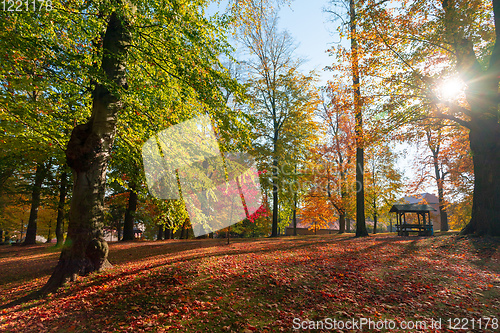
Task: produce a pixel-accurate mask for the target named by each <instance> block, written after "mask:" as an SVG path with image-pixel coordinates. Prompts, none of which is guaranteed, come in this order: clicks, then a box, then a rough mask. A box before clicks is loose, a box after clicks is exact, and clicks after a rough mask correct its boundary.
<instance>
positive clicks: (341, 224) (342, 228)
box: [339, 212, 345, 234]
mask: <svg viewBox="0 0 500 333" xmlns="http://www.w3.org/2000/svg"><path fill="white" fill-rule="evenodd" d="M344 232H345V213H344V212H342V213H340V216H339V234H343V233H344Z"/></svg>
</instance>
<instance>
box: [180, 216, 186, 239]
mask: <svg viewBox="0 0 500 333" xmlns="http://www.w3.org/2000/svg"><path fill="white" fill-rule="evenodd" d="M186 222H187V219H185V220H184V223H182V227H181V237H180V239H184V231H185V230H186ZM186 238H187V237H186Z"/></svg>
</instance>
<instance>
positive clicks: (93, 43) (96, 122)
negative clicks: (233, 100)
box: [1, 0, 238, 295]
mask: <svg viewBox="0 0 500 333" xmlns="http://www.w3.org/2000/svg"><path fill="white" fill-rule="evenodd" d="M206 4H207V2H205V1H201V2H196V3H192V2H189V1H182V0H179V1H173V2H168V3H163V2H162V3H157V2H147V3H137V4H132V3H129V2H123V1H119V0H117V1H106V2H98V3H95V2H79V1H77V2H72V3H71V4H64V6H65V7H64V10H57V9H58V8H54V10H53V11H51V12H48V13H40V15H38V12H37V13H36V14H34V15H33V16H30V15H19V16H17V15H11V16H10V17H9V18H8V19H7V20H4V21H3V22H2V24H3V27H4V28H5V29H2V30H3V31H2V33H3V34H4V33H7V32H10V33H9V35H7V36H6V38H5V39H4V38H3V37H2V45H4V44H5V46H6V49H10V50H12V52H11V53H12V54H9V53H7V56H4V54H3V53H2V55H1V56H2V61H3V62H5V63H9V64H12V65H13V66H10V68H14V70H12V71H11V72H9V73H7V74H6V75H7V83H6V84H7V85H9V84H10V85H12V86H13V85H14V84H15V85H16V86H15V87H20V89H19V90H22V89H23V88H22V87H21V85H24V86H27V85H31V86H33V87H34V86H35V85H36V82H38V81H39V82H49V83H50V84H47V85H46V86H44V88H45V90H46V91H50V94H49V95H50V96H54V99H49V98H45V99H43V100H42V101H48V102H50V103H52V104H50V105H62V104H59V103H60V102H61V100H62V101H64V97H65V94H66V93H67V92H77V93H75V94H74V95H72V96H71V98H67V99H66V101H67V102H68V104H69V105H66V106H61V107H57V110H62V109H66V110H65V111H66V112H65V113H64V114H66V115H71V117H72V119H71V121H65V122H64V123H65V124H66V125H65V128H68V127H71V126H75V124H78V123H80V124H79V125H76V126H75V127H74V128H73V130H72V133H71V137H70V138H69V137H68V138H66V139H61V138H64V134H65V131H59V132H58V133H60V135H58V136H54V135H53V133H52V132H50V131H49V130H47V129H48V128H49V126H42V127H41V128H40V129H37V126H35V124H36V119H38V123H40V121H39V120H40V118H41V117H42V116H44V113H43V114H42V113H34V112H33V111H32V110H34V109H35V108H30V107H24V106H27V105H28V103H24V102H23V103H24V104H23V103H20V102H19V101H16V100H15V98H17V96H18V95H17V94H16V92H15V91H14V90H15V89H11V88H8V89H4V90H2V92H5V94H6V95H8V96H9V98H11V99H10V101H11V102H10V103H9V104H3V105H2V112H4V111H5V112H6V113H7V114H8V115H9V116H10V117H14V118H15V119H18V120H19V121H24V122H25V123H26V126H30V128H32V129H33V130H37V131H38V132H42V134H43V137H52V139H53V142H56V144H57V145H58V146H61V147H63V148H64V147H65V146H66V147H65V153H66V159H67V163H68V165H69V166H70V167H71V169H72V172H73V180H74V185H73V195H72V198H71V207H70V213H69V225H68V237H67V241H66V244H65V246H64V247H63V249H62V252H61V256H60V259H59V262H58V264H57V266H56V268H55V270H54V272H53V274H52V276H51V278H50V279H49V281H48V282H47V284H46V285H45V286H44V287H43V288H42V290H41V291H40V293H39V295H43V294H46V293H49V292H52V291H54V290H56V289H57V288H58V287H59V286H61V285H62V284H64V283H65V282H67V281H71V280H74V279H75V278H76V276H77V275H85V274H88V273H90V272H93V271H100V270H102V269H105V268H106V267H109V266H110V263H109V262H108V260H107V253H108V247H107V244H106V242H105V241H104V239H103V234H102V226H103V207H104V193H105V185H106V169H107V166H108V164H109V160H110V155H111V149H112V145H113V141H114V137H115V133H116V129H117V122H118V121H125V122H126V121H128V120H127V118H126V117H124V116H125V115H127V113H126V111H127V112H128V110H130V109H135V110H134V111H136V112H137V113H141V114H142V115H143V116H144V117H148V116H149V117H150V122H152V123H154V121H151V120H152V119H153V120H154V119H156V118H155V116H156V114H157V111H158V110H155V109H154V108H152V107H151V104H153V101H155V100H156V101H158V100H161V101H163V103H162V104H161V105H162V107H161V108H159V109H161V111H164V110H180V112H178V111H172V112H171V113H172V115H173V116H177V119H176V121H175V122H174V123H177V122H179V121H182V120H185V119H187V118H189V117H190V116H192V113H193V111H194V109H193V107H192V105H190V102H191V101H192V100H196V101H197V102H198V105H199V106H198V108H197V109H196V110H195V111H194V112H198V113H200V112H203V113H210V114H211V115H212V116H213V117H214V118H217V121H218V122H220V123H221V124H222V123H227V124H231V117H230V116H227V115H225V109H224V105H223V103H222V100H223V99H222V93H221V90H220V89H221V88H222V87H224V88H225V89H226V90H238V85H237V84H236V83H235V82H234V80H232V79H230V78H229V76H228V75H226V73H225V70H224V69H223V67H222V66H220V64H219V61H218V55H219V54H221V53H226V52H228V50H229V48H228V45H227V44H226V43H225V37H224V36H223V27H224V26H225V25H226V23H227V22H225V20H224V18H220V17H218V18H214V19H209V18H206V17H205V16H204V13H203V8H204V7H205V6H206ZM66 5H67V6H69V7H66ZM54 6H55V7H57V6H63V4H54ZM61 9H62V7H61ZM45 14H46V15H45ZM18 20H19V21H18ZM19 22H22V23H23V27H24V26H29V27H30V29H19V28H18V27H20V26H21V25H20V24H19ZM70 22H71V23H70ZM55 30H60V32H58V33H54V31H55ZM2 74H5V73H2ZM18 76H19V77H22V78H23V80H22V81H21V80H17V77H18ZM39 76H41V77H42V78H45V77H50V78H52V81H44V80H39V79H40V77H39ZM26 77H27V79H26ZM37 80H38V81H37ZM145 83H147V84H148V86H147V87H146V85H145ZM155 84H156V85H158V87H155V86H154V85H155ZM139 87H140V88H139ZM66 88H68V89H66ZM35 90H36V89H35ZM13 91H14V92H13ZM139 91H140V95H141V96H140V98H138V92H139ZM47 96H48V95H47ZM55 96H59V98H56V97H55ZM75 96H76V97H75ZM26 100H27V99H26ZM30 103H31V102H30ZM40 103H41V102H40ZM184 103H186V106H184V107H178V106H180V105H184ZM47 105H49V103H47ZM157 105H159V104H157ZM40 109H41V108H39V110H40ZM67 111H70V112H67ZM44 112H45V111H44ZM47 114H49V113H48V112H47ZM179 114H181V115H182V117H179V116H178V115H179ZM219 116H220V117H219ZM82 119H86V120H85V121H82ZM42 124H52V125H54V124H55V122H52V123H50V122H42ZM57 124H59V123H57ZM156 124H157V128H160V129H162V127H163V128H164V126H166V124H165V123H164V124H162V125H160V124H158V123H156ZM170 124H171V123H170ZM228 126H229V125H228ZM235 127H237V126H235ZM68 139H69V141H68ZM66 142H67V144H66ZM136 144H140V142H138V143H136Z"/></svg>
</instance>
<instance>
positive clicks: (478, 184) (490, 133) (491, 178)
mask: <svg viewBox="0 0 500 333" xmlns="http://www.w3.org/2000/svg"><path fill="white" fill-rule="evenodd" d="M469 139H470V147H471V150H472V156H473V163H474V196H473V198H474V199H473V203H472V217H471V220H470V222H469V223H468V224H467V226H466V227H465V228H464V230H462V233H463V234H472V233H475V234H478V235H490V236H500V124H498V123H496V122H492V121H489V119H487V118H486V119H481V120H479V119H475V120H472V121H471V128H470V132H469Z"/></svg>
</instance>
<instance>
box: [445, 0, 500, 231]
mask: <svg viewBox="0 0 500 333" xmlns="http://www.w3.org/2000/svg"><path fill="white" fill-rule="evenodd" d="M492 4H493V6H492V8H493V21H494V24H495V44H494V46H493V48H492V51H491V56H490V59H489V66H488V68H487V69H486V70H484V66H483V65H482V64H481V63H480V62H479V60H478V57H477V56H476V53H475V47H474V46H475V45H474V43H473V41H472V40H471V38H470V36H468V35H466V34H465V33H464V31H466V29H462V28H461V27H460V29H457V26H456V22H457V19H456V10H457V8H456V5H457V2H455V1H448V0H442V5H443V9H444V12H445V20H444V22H445V32H446V37H447V39H448V40H447V42H448V43H449V45H451V46H452V47H453V48H454V49H453V51H454V52H453V53H454V54H455V55H456V58H457V59H456V60H457V61H456V65H457V71H458V72H459V73H460V75H461V78H462V79H463V80H464V82H465V83H466V85H467V89H466V91H465V95H466V98H467V102H468V104H469V106H470V112H466V113H467V114H468V115H469V116H470V121H469V122H464V121H459V123H461V124H462V125H465V126H467V127H468V128H469V141H470V148H471V151H472V161H473V164H474V194H473V203H472V216H471V220H470V222H469V223H468V224H467V225H466V226H465V228H464V229H463V230H462V234H472V233H474V234H478V235H490V236H500V114H499V112H498V109H499V90H498V86H499V81H500V1H499V0H493V1H492Z"/></svg>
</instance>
